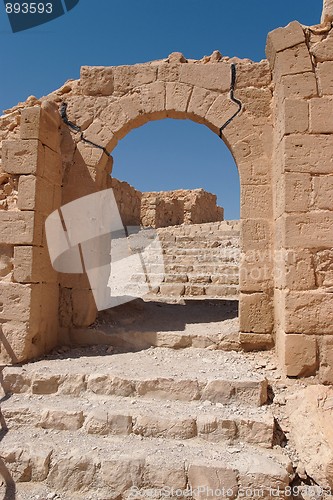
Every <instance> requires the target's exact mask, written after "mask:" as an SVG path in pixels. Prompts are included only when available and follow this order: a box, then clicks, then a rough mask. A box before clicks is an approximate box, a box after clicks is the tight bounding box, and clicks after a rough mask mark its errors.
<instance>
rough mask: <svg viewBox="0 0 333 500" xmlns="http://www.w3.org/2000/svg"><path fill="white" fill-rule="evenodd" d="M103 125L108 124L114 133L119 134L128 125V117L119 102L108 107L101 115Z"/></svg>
mask: <svg viewBox="0 0 333 500" xmlns="http://www.w3.org/2000/svg"><path fill="white" fill-rule="evenodd" d="M99 119H100V120H101V121H102V123H107V124H108V127H110V129H111V130H112V132H113V133H114V134H115V135H117V133H118V132H119V131H120V130H121V129H122V128H123V127H124V126H125V125H126V123H127V121H128V117H127V115H126V113H125V111H124V110H123V108H122V106H121V105H120V103H119V102H117V101H115V102H113V103H111V104H110V105H109V106H108V107H106V108H105V109H104V110H103V111H102V112H101V114H100V116H99Z"/></svg>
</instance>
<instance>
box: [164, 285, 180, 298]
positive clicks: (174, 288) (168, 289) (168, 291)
mask: <svg viewBox="0 0 333 500" xmlns="http://www.w3.org/2000/svg"><path fill="white" fill-rule="evenodd" d="M160 292H161V294H162V295H165V296H166V297H180V296H182V295H184V293H185V286H184V285H181V284H179V285H178V284H172V285H171V284H170V285H169V284H166V283H162V284H161V285H160Z"/></svg>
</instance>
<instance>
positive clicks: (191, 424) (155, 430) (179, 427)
mask: <svg viewBox="0 0 333 500" xmlns="http://www.w3.org/2000/svg"><path fill="white" fill-rule="evenodd" d="M133 432H134V434H138V435H140V436H144V437H155V438H158V437H163V438H166V439H190V438H193V437H195V436H196V423H195V419H193V418H175V417H174V416H170V417H166V416H165V417H161V416H159V415H158V416H155V415H140V416H137V417H135V418H134V421H133Z"/></svg>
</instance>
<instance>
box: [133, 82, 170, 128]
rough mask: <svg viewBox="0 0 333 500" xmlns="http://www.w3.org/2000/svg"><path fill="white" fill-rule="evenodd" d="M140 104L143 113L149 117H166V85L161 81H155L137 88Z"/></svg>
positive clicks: (156, 118)
mask: <svg viewBox="0 0 333 500" xmlns="http://www.w3.org/2000/svg"><path fill="white" fill-rule="evenodd" d="M137 91H138V94H139V97H140V105H141V110H142V113H143V114H146V115H151V116H150V118H151V119H155V120H159V119H162V118H166V116H167V115H166V111H165V100H166V87H165V84H164V83H163V82H155V83H152V84H150V85H143V86H142V87H139V88H138V90H137Z"/></svg>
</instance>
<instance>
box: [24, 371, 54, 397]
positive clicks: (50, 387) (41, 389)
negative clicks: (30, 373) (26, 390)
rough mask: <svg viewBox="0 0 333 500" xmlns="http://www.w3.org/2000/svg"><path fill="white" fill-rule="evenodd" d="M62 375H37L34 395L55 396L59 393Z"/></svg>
mask: <svg viewBox="0 0 333 500" xmlns="http://www.w3.org/2000/svg"><path fill="white" fill-rule="evenodd" d="M60 378H61V377H60V375H50V374H48V373H36V374H35V375H34V378H33V381H32V386H31V391H32V393H33V394H55V393H56V392H58V388H59V383H60Z"/></svg>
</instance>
